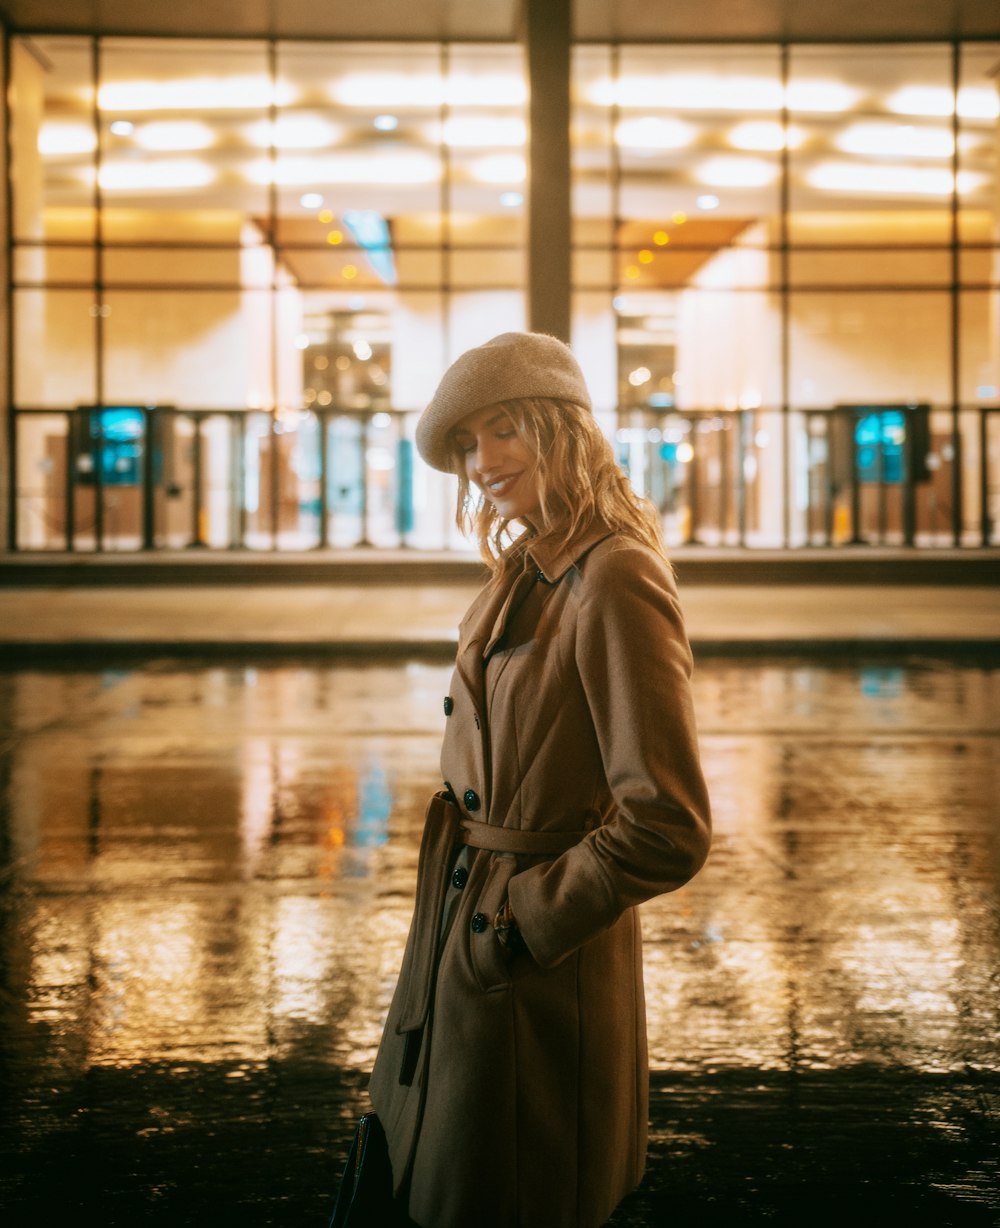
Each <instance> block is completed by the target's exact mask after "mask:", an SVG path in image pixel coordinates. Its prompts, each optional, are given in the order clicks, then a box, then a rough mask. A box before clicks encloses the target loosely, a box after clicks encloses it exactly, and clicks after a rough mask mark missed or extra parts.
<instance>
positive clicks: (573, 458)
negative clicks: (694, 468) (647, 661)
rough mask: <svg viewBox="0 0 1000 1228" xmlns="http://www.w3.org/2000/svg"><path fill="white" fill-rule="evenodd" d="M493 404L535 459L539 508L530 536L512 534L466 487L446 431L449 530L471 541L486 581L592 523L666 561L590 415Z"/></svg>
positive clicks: (646, 513) (525, 402)
mask: <svg viewBox="0 0 1000 1228" xmlns="http://www.w3.org/2000/svg"><path fill="white" fill-rule="evenodd" d="M500 404H501V405H502V406H503V408H504V409H505V410H506V411H507V413H508V414H509V415H510V419H511V421H512V423H513V424H514V428H515V430H516V431H517V433H518V435H519V436H520V438H521V440H522V442H523V443H524V444H525V445H526V446H527V447H528V448H530V449H531V451H532V453H533V454H534V456H535V466H536V468H535V472H536V474H537V476H538V493H539V507H538V512H537V514H536V516H535V517H534V518H533V520H534V521H535V522H536V523H533V524H532V532H530V533H528V534H522V535H515V533H514V532H513V531H512V530H511V521H510V520H508V519H506V518H505V517H504V516H501V515H500V513H499V512H498V511H497V509H496V507H495V506H494V505H493V503H491V502H490V500H489V499H487V498H486V497H485V496H484V495H483V493H482V492H481V491H480V490H478V489H477V488H476V487H475V486H473V484H472V483H471V482H470V481H469V478H468V476H467V475H466V472H465V458H464V456H463V454H462V452H461V450H460V448H459V447H458V444H457V442H456V439H455V434H454V432H452V433H451V435H450V437H449V443H450V446H451V449H452V460H453V468H454V469H455V471H456V472H457V473H458V510H457V513H456V517H455V520H456V523H457V524H458V527H459V528H460V529H461V530H462V532H463V533H465V534H467V535H468V536H469V537H473V538H475V540H476V542H477V543H478V545H479V552H480V554H481V555H482V556H483V558H484V559H485V561H486V563H487V565H488V567H489V568H490V570H491V571H492V572H493V573H494V574H498V573H501V572H503V571H505V570H506V569H507V567H509V566H511V565H512V564H514V563H518V562H520V560H521V558H522V557H523V554H524V551H525V550H526V549H528V548H530V547H531V546H532V545H534V544H536V543H539V542H544V543H546V544H548V543H551V544H552V545H554V546H555V547H556V548H557V549H558V548H561V547H564V546H567V545H569V543H570V542H571V541H572V540H573V539H574V538H575V537H577V536H578V535H579V534H581V533H584V532H586V531H587V529H589V528H590V526H591V525H592V524H594V523H595V522H601V523H603V524H606V525H607V526H608V528H609V529H613V530H615V531H616V532H618V533H621V534H623V535H624V536H626V537H631V538H634V539H635V540H636V541H640V542H643V543H644V544H645V545H647V546H649V547H650V548H651V549H653V550H655V551H656V552H657V554H659V555H660V556H661V557H662V558H664V559H666V557H667V556H666V551H665V550H664V548H663V539H662V537H661V536H660V524H659V518H658V516H657V514H656V511H655V509H654V508H653V505H652V504H651V503H650V502H649V501H648V500H647V499H642V498H640V497H639V496H638V495H637V494H636V493H635V491H634V490H633V489H632V487H631V485H630V483H629V480H628V478H627V477H626V476H625V473H624V472H623V471H622V469H621V468H620V467H619V465H618V463H617V461H616V460H615V456H614V452H613V451H612V448H611V444H610V443H609V442H608V441H607V439H606V438H605V437H604V434H603V432H602V431H601V428H600V427H599V426H598V425H597V422H596V421H595V419H594V416H593V414H592V413H591V412H590V411H589V410H587V409H583V408H581V407H580V406H579V405H574V404H572V403H571V402H569V401H557V400H553V399H550V398H548V397H525V398H523V399H521V400H517V401H502V402H500Z"/></svg>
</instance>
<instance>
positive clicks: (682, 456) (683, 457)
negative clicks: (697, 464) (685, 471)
mask: <svg viewBox="0 0 1000 1228" xmlns="http://www.w3.org/2000/svg"><path fill="white" fill-rule="evenodd" d="M677 459H678V460H679V461H680V463H681V464H682V465H689V464H690V463H691V461H693V460H694V448H692V446H691V445H690V444H689V443H682V444H678V447H677Z"/></svg>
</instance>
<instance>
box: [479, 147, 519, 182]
mask: <svg viewBox="0 0 1000 1228" xmlns="http://www.w3.org/2000/svg"><path fill="white" fill-rule="evenodd" d="M469 170H470V174H471V175H472V178H473V179H475V180H476V181H477V182H478V183H523V182H524V180H525V179H526V178H527V176H528V168H527V166H526V165H525V162H524V159H523V158H521V157H518V156H517V154H491V155H489V156H488V157H485V158H479V159H477V161H475V162H474V163H473V164H472V165H471V166H470V168H469Z"/></svg>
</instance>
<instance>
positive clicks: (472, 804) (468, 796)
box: [462, 789, 482, 810]
mask: <svg viewBox="0 0 1000 1228" xmlns="http://www.w3.org/2000/svg"><path fill="white" fill-rule="evenodd" d="M462 801H463V802H465V808H466V810H478V809H479V807H480V806H481V805H482V803H481V802H480V800H479V794H478V793H477V792H476V791H475V789H466V790H465V792H464V793H463V794H462Z"/></svg>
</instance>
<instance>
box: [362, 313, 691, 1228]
mask: <svg viewBox="0 0 1000 1228" xmlns="http://www.w3.org/2000/svg"><path fill="white" fill-rule="evenodd" d="M417 446H418V448H419V450H420V453H421V455H422V456H423V457H424V459H425V460H426V461H427V462H428V463H429V464H430V465H432V466H434V467H435V468H437V469H440V470H443V471H445V472H454V473H457V474H458V478H459V523H460V524H464V525H465V526H466V527H468V528H471V529H473V530H474V531H475V534H476V535H477V536H478V539H479V544H480V547H481V549H482V551H483V554H484V557H485V558H486V561H487V563H488V564H489V566H490V568H491V570H492V572H493V576H492V579H491V581H490V582H489V583H488V584H487V585H486V587H485V588H484V589H483V591H482V592H481V593H480V594H479V596H478V597H477V598H476V600H475V601H474V602H473V604H472V607H471V608H470V610H469V612H468V613H467V614H466V616H465V618H464V620H463V622H462V625H461V628H460V635H459V646H458V658H457V662H456V669H455V673H454V676H453V680H452V684H451V693H450V694H449V695H448V696H447V697H446V698H445V700H444V711H445V714H446V716H447V727H446V733H445V739H444V746H443V750H442V756H441V764H442V770H443V772H442V774H443V777H444V787H443V789H442V790H441V792H439V793H438V794H437V795H436V796H435V797H434V798H433V799H432V801H431V803H430V806H429V808H428V812H427V820H426V827H425V831H424V837H423V843H422V846H421V852H420V863H419V869H418V875H417V904H416V910H415V913H414V918H413V923H412V926H411V930H410V936H409V939H408V941H407V946H406V951H405V954H404V958H403V967H402V971H401V974H400V979H399V984H398V986H397V989H396V993H395V996H394V998H393V1002H392V1006H391V1009H390V1012H389V1018H388V1022H387V1024H386V1028H385V1034H384V1036H383V1039H382V1045H381V1047H380V1050H379V1055H378V1059H377V1061H376V1064H375V1069H374V1072H373V1075H372V1083H371V1094H372V1100H373V1102H374V1105H375V1108H376V1110H377V1111H378V1114H379V1117H380V1119H381V1121H382V1124H383V1126H384V1127H385V1131H386V1135H387V1137H388V1142H389V1151H390V1156H391V1160H392V1167H393V1175H394V1183H395V1187H396V1189H397V1192H398V1198H399V1202H400V1205H401V1206H402V1207H404V1208H405V1209H406V1210H407V1212H408V1214H409V1216H410V1217H411V1218H412V1220H413V1221H415V1223H417V1224H418V1225H421V1226H422V1228H501V1226H502V1228H535V1226H537V1228H571V1226H572V1228H597V1226H598V1225H600V1224H603V1223H604V1221H605V1220H606V1219H607V1218H608V1216H609V1215H610V1214H611V1212H612V1210H613V1209H614V1207H615V1206H616V1204H617V1203H618V1201H619V1200H620V1199H621V1198H622V1196H623V1195H625V1194H627V1193H628V1192H629V1191H630V1190H632V1189H633V1188H634V1187H635V1186H636V1185H637V1184H638V1182H639V1180H640V1178H641V1176H642V1172H643V1167H644V1163H645V1151H646V1116H647V1099H648V1068H647V1059H646V1031H645V1008H644V999H643V988H642V951H641V940H640V934H639V923H638V918H637V915H636V912H635V908H634V906H635V905H636V904H639V903H641V902H642V901H643V900H646V899H649V898H650V897H651V896H654V895H658V894H660V893H661V892H664V891H671V890H674V889H675V888H677V887H680V886H681V885H682V884H683V883H685V882H687V881H688V879H690V878H691V877H692V875H693V874H695V873H696V872H697V870H698V869H699V867H700V866H701V865H702V863H703V861H704V859H705V856H706V854H707V852H708V844H709V807H708V798H707V796H706V791H705V784H704V780H703V778H702V774H701V770H700V767H699V764H698V751H697V745H696V740H695V726H694V718H693V715H692V710H691V701H690V695H689V688H688V679H689V675H690V671H691V655H690V650H689V648H688V643H687V639H686V637H685V634H684V629H683V625H682V622H681V614H680V610H679V607H678V604H677V597H676V592H675V589H674V583H673V579H672V575H671V570H670V566H669V564H668V563H667V561H666V559H665V557H664V554H663V549H662V545H661V543H660V538H659V533H658V529H657V527H656V525H655V522H654V520H653V518H652V513H651V512H650V511H648V510H647V507H646V505H645V503H644V502H641V501H639V500H637V499H636V497H635V496H634V495H633V494H632V492H631V490H630V488H629V486H628V483H627V481H626V479H625V477H624V475H623V474H622V473H621V471H620V470H619V469H618V467H617V465H616V464H615V461H614V457H613V454H612V451H611V448H610V445H609V444H608V443H607V441H606V440H605V438H604V436H603V435H602V434H601V431H600V430H599V428H598V426H597V424H596V422H595V421H594V418H593V415H592V414H591V410H590V399H589V396H588V394H587V389H586V386H585V384H584V380H583V375H582V373H581V371H580V368H579V366H578V365H577V362H576V360H575V358H574V357H573V355H572V353H571V352H570V350H569V349H568V348H567V347H566V346H565V345H563V344H562V342H560V341H557V340H556V339H555V338H553V337H547V336H543V335H541V334H534V333H505V334H503V335H502V336H499V337H496V338H494V339H493V340H492V341H489V342H487V343H486V344H485V345H482V346H479V347H477V348H476V349H473V350H470V351H468V352H467V353H466V354H464V355H462V357H461V358H459V359H458V360H457V362H455V363H454V365H453V366H452V367H451V368H450V369H449V370H448V371H447V373H446V374H445V376H444V379H443V380H442V382H441V385H440V387H439V388H438V390H437V393H436V394H435V396H434V399H433V400H432V402H431V403H430V405H429V406H428V408H427V409H426V410H425V412H424V413H423V415H422V416H421V419H420V422H419V424H418V426H417Z"/></svg>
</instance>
